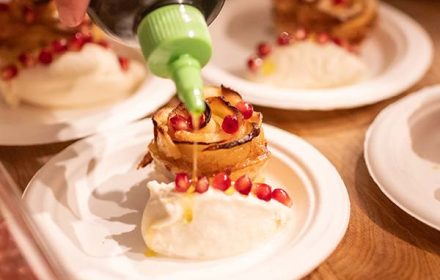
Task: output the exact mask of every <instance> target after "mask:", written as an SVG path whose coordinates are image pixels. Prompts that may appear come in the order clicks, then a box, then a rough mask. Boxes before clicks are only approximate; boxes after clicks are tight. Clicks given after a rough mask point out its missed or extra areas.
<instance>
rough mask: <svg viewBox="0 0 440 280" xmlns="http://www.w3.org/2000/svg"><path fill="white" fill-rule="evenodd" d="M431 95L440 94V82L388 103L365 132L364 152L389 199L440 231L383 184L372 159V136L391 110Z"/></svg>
mask: <svg viewBox="0 0 440 280" xmlns="http://www.w3.org/2000/svg"><path fill="white" fill-rule="evenodd" d="M430 95H438V96H440V84H437V85H432V86H427V87H423V88H421V89H419V90H417V91H414V92H412V93H411V94H410V95H408V96H406V97H404V98H402V99H400V100H398V101H396V102H395V103H392V104H390V105H388V106H387V107H385V108H384V109H383V110H382V111H381V112H380V113H379V114H378V115H377V116H376V117H375V119H374V120H373V122H372V123H371V124H370V126H369V127H368V129H367V131H366V133H365V139H364V144H363V148H364V152H363V158H364V161H365V165H366V166H367V170H368V173H369V175H370V176H371V178H372V179H373V181H374V183H375V184H376V185H377V186H378V187H379V189H380V191H381V192H382V193H383V194H384V195H385V196H386V197H387V198H388V199H389V200H391V202H392V203H393V204H394V205H396V206H397V207H399V208H400V209H401V210H403V211H404V212H405V213H406V214H408V215H410V216H412V217H413V218H415V219H416V220H418V221H420V222H422V223H424V224H425V225H427V226H430V227H431V228H433V229H436V230H438V231H440V225H436V224H434V223H432V222H430V221H428V220H427V219H425V218H424V217H423V215H420V213H417V212H414V211H412V210H410V208H411V207H408V206H407V205H408V203H402V202H400V201H398V199H397V198H395V197H394V196H393V195H392V194H391V192H390V191H389V190H388V189H389V187H386V186H385V185H386V184H381V183H380V180H379V178H378V176H377V174H375V171H374V170H375V168H374V167H373V166H374V164H373V162H372V159H371V149H372V148H370V147H371V145H372V143H371V141H372V137H373V135H374V133H375V130H377V129H378V127H379V126H380V125H381V123H382V121H383V120H385V119H387V118H388V117H389V115H390V114H391V112H392V111H393V110H395V109H396V108H399V107H400V106H401V105H403V104H406V103H408V102H409V101H412V100H423V99H424V98H426V97H427V96H430ZM413 112H414V111H411V112H408V114H411V113H413Z"/></svg>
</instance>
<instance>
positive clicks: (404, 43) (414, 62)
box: [203, 0, 433, 110]
mask: <svg viewBox="0 0 440 280" xmlns="http://www.w3.org/2000/svg"><path fill="white" fill-rule="evenodd" d="M270 5H271V1H267V0H255V1H252V5H249V1H247V0H235V1H228V2H227V3H226V4H225V7H224V8H223V10H222V12H221V14H220V16H219V17H218V18H217V20H216V21H215V22H214V23H213V24H212V26H211V34H212V37H213V46H214V55H213V58H212V60H211V62H210V63H209V64H208V66H207V67H205V70H204V72H203V73H204V77H205V79H206V80H207V81H208V82H211V83H213V84H224V85H225V86H230V87H233V88H234V89H235V90H237V91H238V92H240V93H241V94H242V95H243V97H244V98H245V99H246V100H248V101H250V102H251V103H253V104H258V105H262V106H268V107H274V108H283V109H299V110H332V109H342V108H353V107H359V106H363V105H367V104H371V103H375V102H378V101H381V100H384V99H387V98H390V97H392V96H395V95H397V94H400V93H402V92H403V91H404V90H406V89H408V88H409V87H410V86H411V85H413V84H414V83H416V82H417V81H418V80H419V79H421V78H422V77H423V75H424V74H425V72H426V71H427V70H428V68H429V66H430V64H431V61H432V57H433V49H432V42H431V39H430V38H429V36H428V34H427V33H426V31H425V30H424V29H423V28H422V27H421V26H420V25H419V24H418V23H416V22H415V21H414V20H412V19H411V18H410V17H408V16H407V15H405V14H404V13H402V12H400V11H399V10H397V9H395V8H393V7H391V6H390V5H387V4H384V3H381V4H380V7H379V19H378V22H377V24H376V26H375V28H374V29H373V30H372V32H371V33H370V34H369V37H368V38H367V39H366V40H365V41H364V42H363V44H362V49H361V58H362V60H363V61H364V62H365V63H366V64H367V67H368V69H369V76H368V77H367V78H366V79H365V80H364V81H362V82H360V83H357V84H353V85H350V86H345V87H339V88H331V89H322V90H304V89H287V88H279V87H275V86H270V85H263V84H259V83H255V82H252V81H249V80H247V79H246V78H244V77H245V72H246V61H247V59H248V58H249V57H250V55H251V54H252V53H253V52H254V49H255V46H256V45H257V44H258V43H260V42H263V41H266V42H272V41H273V40H274V31H273V27H272V22H271V10H272V9H271V6H270Z"/></svg>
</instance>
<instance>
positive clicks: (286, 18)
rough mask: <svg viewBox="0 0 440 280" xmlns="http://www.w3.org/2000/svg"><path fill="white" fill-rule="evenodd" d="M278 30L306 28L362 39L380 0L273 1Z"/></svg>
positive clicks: (342, 37) (369, 26)
mask: <svg viewBox="0 0 440 280" xmlns="http://www.w3.org/2000/svg"><path fill="white" fill-rule="evenodd" d="M272 1H273V18H274V22H275V26H276V29H277V31H278V33H280V32H283V31H286V32H293V31H294V30H295V29H297V28H301V27H302V28H306V29H307V30H311V31H315V32H327V33H329V34H331V35H332V36H335V37H339V38H341V39H344V40H348V41H350V42H360V41H361V40H362V39H363V38H364V37H365V36H366V34H367V32H368V31H369V30H370V28H371V26H372V25H373V24H374V21H375V19H376V16H377V0H272Z"/></svg>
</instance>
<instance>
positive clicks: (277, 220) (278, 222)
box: [275, 219, 281, 227]
mask: <svg viewBox="0 0 440 280" xmlns="http://www.w3.org/2000/svg"><path fill="white" fill-rule="evenodd" d="M275 223H276V224H277V227H280V226H281V220H280V219H276V220H275Z"/></svg>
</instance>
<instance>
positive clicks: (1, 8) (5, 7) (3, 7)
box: [0, 3, 9, 12]
mask: <svg viewBox="0 0 440 280" xmlns="http://www.w3.org/2000/svg"><path fill="white" fill-rule="evenodd" d="M7 11H9V4H7V3H0V12H7Z"/></svg>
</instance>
